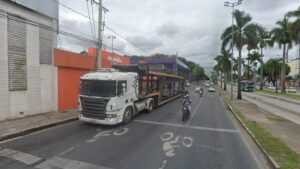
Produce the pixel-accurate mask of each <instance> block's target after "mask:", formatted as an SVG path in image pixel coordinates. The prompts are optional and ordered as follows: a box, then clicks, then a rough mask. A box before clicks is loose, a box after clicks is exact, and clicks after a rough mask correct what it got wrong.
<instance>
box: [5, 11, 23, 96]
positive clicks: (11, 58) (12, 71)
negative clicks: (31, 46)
mask: <svg viewBox="0 0 300 169" xmlns="http://www.w3.org/2000/svg"><path fill="white" fill-rule="evenodd" d="M14 17H15V16H14ZM7 28H8V35H7V36H8V69H9V90H10V91H22V90H26V89H27V64H26V24H25V23H23V22H20V21H19V19H18V20H17V21H15V20H12V18H10V19H8V24H7Z"/></svg>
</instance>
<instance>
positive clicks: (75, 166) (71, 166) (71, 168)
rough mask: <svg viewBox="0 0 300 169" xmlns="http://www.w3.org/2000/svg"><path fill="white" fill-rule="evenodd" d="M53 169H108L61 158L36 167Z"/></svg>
mask: <svg viewBox="0 0 300 169" xmlns="http://www.w3.org/2000/svg"><path fill="white" fill-rule="evenodd" d="M55 167H56V168H61V169H110V168H107V167H104V166H99V165H95V164H91V163H86V162H82V161H76V160H69V159H65V158H61V157H54V158H52V159H49V160H46V161H45V162H43V163H41V164H39V165H38V166H36V168H39V169H53V168H55Z"/></svg>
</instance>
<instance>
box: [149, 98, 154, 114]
mask: <svg viewBox="0 0 300 169" xmlns="http://www.w3.org/2000/svg"><path fill="white" fill-rule="evenodd" d="M153 108H154V101H153V100H151V101H150V102H149V106H148V109H147V112H148V113H150V112H152V110H153Z"/></svg>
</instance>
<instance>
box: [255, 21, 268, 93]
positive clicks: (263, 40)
mask: <svg viewBox="0 0 300 169" xmlns="http://www.w3.org/2000/svg"><path fill="white" fill-rule="evenodd" d="M257 39H258V47H259V49H260V60H259V61H260V67H263V64H264V62H263V56H264V55H263V49H264V48H266V47H267V46H268V45H269V44H270V43H269V42H270V40H269V39H270V33H269V32H268V31H266V29H265V28H264V27H262V26H258V27H257ZM263 85H264V81H263V69H260V85H259V89H260V90H263Z"/></svg>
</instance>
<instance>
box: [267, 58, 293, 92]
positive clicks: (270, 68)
mask: <svg viewBox="0 0 300 169" xmlns="http://www.w3.org/2000/svg"><path fill="white" fill-rule="evenodd" d="M282 67H284V68H285V75H288V74H289V73H290V69H291V68H290V67H289V66H288V65H287V64H285V66H283V64H282V60H281V59H269V60H268V61H267V62H266V64H264V65H263V72H264V76H266V77H268V80H269V81H272V83H273V85H274V86H275V87H276V92H277V80H278V78H279V77H280V76H281V68H282Z"/></svg>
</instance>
